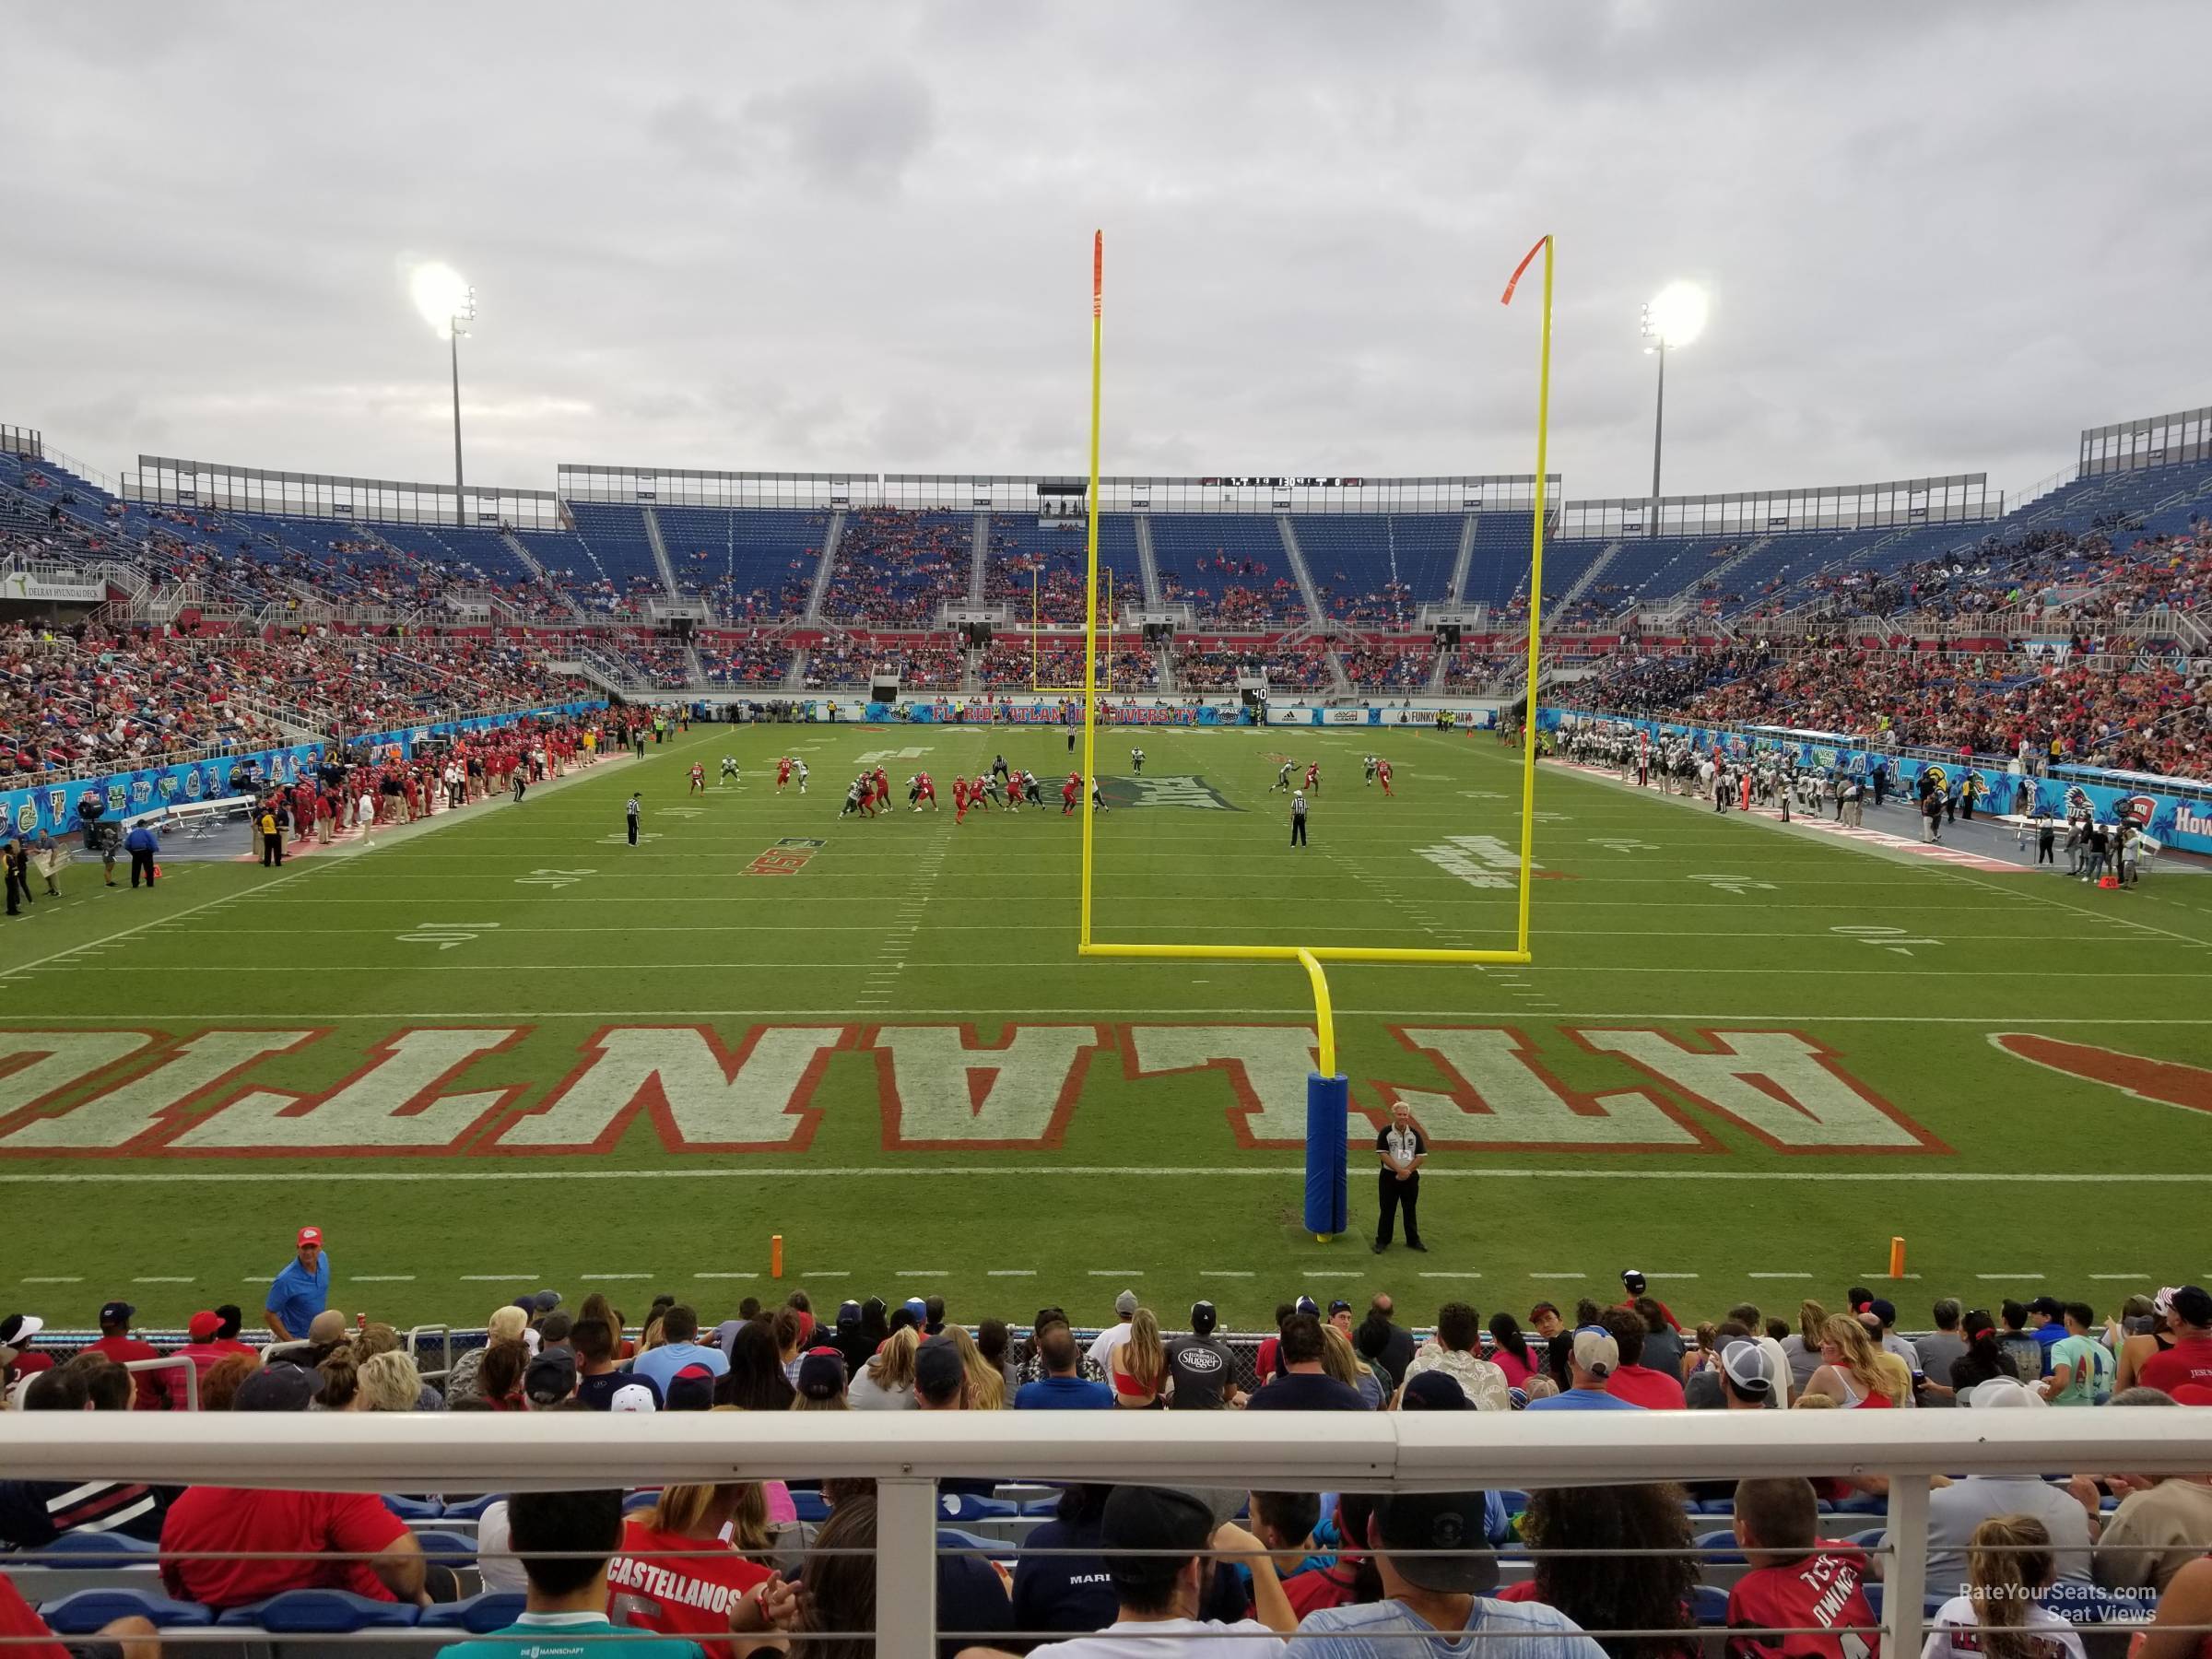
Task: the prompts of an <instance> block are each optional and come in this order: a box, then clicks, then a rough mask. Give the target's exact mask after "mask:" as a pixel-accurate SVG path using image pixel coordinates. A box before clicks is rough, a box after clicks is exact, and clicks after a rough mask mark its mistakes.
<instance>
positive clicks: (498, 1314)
mask: <svg viewBox="0 0 2212 1659" xmlns="http://www.w3.org/2000/svg"><path fill="white" fill-rule="evenodd" d="M529 1325H530V1315H529V1314H527V1313H525V1312H523V1311H522V1310H521V1309H520V1308H518V1307H516V1306H515V1305H514V1304H513V1303H512V1302H510V1303H508V1305H507V1306H505V1307H503V1308H500V1309H498V1310H496V1311H495V1312H493V1314H492V1316H491V1317H490V1318H489V1319H488V1320H486V1321H485V1322H484V1346H483V1347H480V1348H470V1349H469V1350H468V1352H467V1353H465V1354H464V1355H462V1356H461V1358H460V1359H456V1360H454V1361H453V1374H452V1375H451V1376H449V1377H447V1378H446V1380H445V1398H446V1402H447V1404H449V1405H450V1404H452V1403H453V1401H455V1400H480V1399H482V1398H483V1397H484V1391H483V1389H482V1388H481V1387H480V1386H478V1384H477V1372H478V1371H481V1370H482V1369H483V1366H484V1356H485V1355H486V1354H487V1353H488V1352H490V1350H491V1347H492V1344H494V1343H497V1342H520V1341H521V1340H522V1339H523V1333H524V1331H525V1330H527V1329H528V1328H529Z"/></svg>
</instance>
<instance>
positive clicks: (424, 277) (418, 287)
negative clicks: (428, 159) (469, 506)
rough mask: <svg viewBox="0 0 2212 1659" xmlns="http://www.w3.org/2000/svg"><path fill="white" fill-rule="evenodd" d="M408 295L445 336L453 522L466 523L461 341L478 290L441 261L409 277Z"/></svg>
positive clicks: (472, 314) (473, 312)
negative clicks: (449, 390) (449, 354)
mask: <svg viewBox="0 0 2212 1659" xmlns="http://www.w3.org/2000/svg"><path fill="white" fill-rule="evenodd" d="M407 292H408V294H409V295H410V296H411V297H412V298H413V299H414V301H415V309H416V310H417V311H418V312H421V313H422V317H423V321H424V322H426V323H428V324H429V325H430V326H431V327H432V328H434V329H436V330H437V331H438V332H439V333H440V334H441V335H444V336H445V339H446V341H447V344H448V345H449V346H450V347H451V352H452V359H453V523H454V524H466V523H467V522H468V514H467V512H466V510H465V508H464V507H463V506H462V504H461V489H462V477H461V341H462V338H463V336H465V335H467V334H468V332H469V327H468V325H469V324H471V323H474V322H475V321H476V320H477V290H476V289H475V288H472V287H470V286H469V282H468V278H467V277H464V276H462V275H461V273H460V272H458V271H456V270H454V269H453V266H452V265H447V264H445V263H444V262H443V261H441V260H432V261H430V262H429V264H426V265H417V266H416V267H415V269H414V270H413V271H412V272H410V273H409V274H408V277H407Z"/></svg>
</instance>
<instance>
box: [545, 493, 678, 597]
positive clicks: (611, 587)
mask: <svg viewBox="0 0 2212 1659" xmlns="http://www.w3.org/2000/svg"><path fill="white" fill-rule="evenodd" d="M569 511H570V512H571V515H572V516H573V518H574V520H575V524H576V535H575V538H574V539H575V540H576V541H577V542H578V543H580V544H581V545H582V548H583V550H584V553H585V556H586V559H587V560H588V568H590V569H593V570H595V571H597V572H598V574H599V578H600V580H599V582H597V583H592V582H586V584H585V586H584V588H583V590H582V592H581V593H579V594H577V597H578V598H579V599H581V600H582V601H583V603H584V604H585V605H586V606H587V607H594V608H599V609H606V610H614V609H622V608H631V607H633V606H635V605H636V604H641V603H642V602H643V601H644V600H646V599H649V598H653V597H656V596H662V595H665V594H666V591H667V590H666V588H665V585H664V584H663V583H662V581H661V568H660V565H659V564H658V562H656V561H655V560H654V559H653V542H652V539H651V538H650V537H649V536H648V535H646V533H645V514H644V513H643V512H641V510H639V509H638V508H635V507H616V506H607V505H603V504H601V503H598V502H593V501H575V502H571V504H570V508H569Z"/></svg>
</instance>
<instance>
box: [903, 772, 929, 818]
mask: <svg viewBox="0 0 2212 1659" xmlns="http://www.w3.org/2000/svg"><path fill="white" fill-rule="evenodd" d="M906 798H907V800H908V802H909V803H910V804H912V806H913V809H914V810H915V811H916V812H919V811H921V810H922V803H923V802H924V801H927V802H928V803H929V809H930V810H931V811H932V812H935V811H936V809H937V786H936V785H935V783H933V782H930V778H929V774H928V773H927V772H916V773H915V774H914V782H913V784H912V787H911V788H909V789H908V790H907V792H906Z"/></svg>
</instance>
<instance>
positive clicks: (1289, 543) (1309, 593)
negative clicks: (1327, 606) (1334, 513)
mask: <svg viewBox="0 0 2212 1659" xmlns="http://www.w3.org/2000/svg"><path fill="white" fill-rule="evenodd" d="M1275 533H1276V534H1277V535H1279V536H1280V537H1282V542H1283V556H1284V557H1285V558H1287V559H1289V561H1290V573H1291V574H1292V575H1293V576H1295V577H1297V578H1298V591H1299V592H1300V594H1303V595H1304V596H1305V601H1306V615H1307V616H1308V617H1309V618H1312V622H1313V625H1314V626H1315V627H1316V628H1318V627H1320V626H1321V625H1322V624H1323V623H1324V622H1326V621H1327V620H1328V615H1327V613H1326V612H1325V611H1324V610H1323V609H1322V605H1321V594H1320V592H1319V590H1317V589H1316V588H1315V587H1314V585H1313V572H1312V571H1309V570H1307V569H1306V550H1305V549H1304V548H1303V547H1300V546H1299V545H1298V532H1297V531H1296V530H1295V529H1293V528H1292V527H1291V524H1290V515H1289V514H1288V513H1287V512H1278V513H1277V514H1276V515H1275ZM1338 672H1339V675H1341V673H1342V670H1341V669H1340V670H1339V671H1338Z"/></svg>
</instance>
